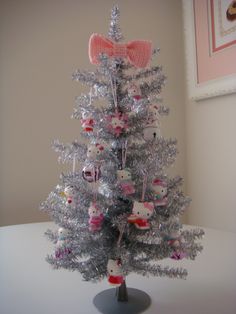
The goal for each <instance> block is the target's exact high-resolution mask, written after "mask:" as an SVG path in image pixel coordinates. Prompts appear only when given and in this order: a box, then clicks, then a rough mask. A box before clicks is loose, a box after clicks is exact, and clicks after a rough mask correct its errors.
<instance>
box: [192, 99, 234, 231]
mask: <svg viewBox="0 0 236 314" xmlns="http://www.w3.org/2000/svg"><path fill="white" fill-rule="evenodd" d="M235 117H236V95H235V94H234V95H227V96H221V97H216V98H211V99H209V100H203V101H199V102H187V104H186V122H187V123H186V136H187V140H186V147H187V191H188V193H189V195H191V197H192V199H193V202H192V206H191V208H190V211H189V214H188V222H189V223H192V224H196V225H201V226H206V227H212V228H217V229H223V230H228V231H234V232H236V139H235V135H236V119H235Z"/></svg>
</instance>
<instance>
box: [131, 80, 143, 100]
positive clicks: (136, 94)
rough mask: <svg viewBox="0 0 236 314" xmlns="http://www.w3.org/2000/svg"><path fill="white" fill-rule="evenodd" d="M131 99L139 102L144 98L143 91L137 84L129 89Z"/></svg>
mask: <svg viewBox="0 0 236 314" xmlns="http://www.w3.org/2000/svg"><path fill="white" fill-rule="evenodd" d="M128 95H129V97H131V98H133V100H134V101H138V100H140V99H141V98H142V96H141V89H140V87H139V86H137V85H135V84H131V85H130V86H129V88H128Z"/></svg>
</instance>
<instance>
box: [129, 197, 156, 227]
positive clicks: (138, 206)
mask: <svg viewBox="0 0 236 314" xmlns="http://www.w3.org/2000/svg"><path fill="white" fill-rule="evenodd" d="M153 210H154V204H153V203H152V202H137V201H135V202H134V205H133V209H132V214H131V215H129V217H128V222H129V223H132V224H134V225H135V227H136V228H137V229H140V230H148V229H150V224H149V222H148V219H150V218H151V216H152V214H153Z"/></svg>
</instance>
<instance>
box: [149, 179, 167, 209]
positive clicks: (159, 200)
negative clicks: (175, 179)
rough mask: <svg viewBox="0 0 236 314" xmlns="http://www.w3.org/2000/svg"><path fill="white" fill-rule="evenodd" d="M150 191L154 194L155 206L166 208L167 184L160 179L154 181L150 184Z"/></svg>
mask: <svg viewBox="0 0 236 314" xmlns="http://www.w3.org/2000/svg"><path fill="white" fill-rule="evenodd" d="M152 189H153V191H154V192H155V197H156V199H155V201H154V204H155V205H156V206H166V205H167V201H168V200H167V183H166V182H165V181H163V180H161V179H158V178H157V179H155V180H154V181H153V182H152Z"/></svg>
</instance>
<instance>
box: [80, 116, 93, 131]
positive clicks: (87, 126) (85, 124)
mask: <svg viewBox="0 0 236 314" xmlns="http://www.w3.org/2000/svg"><path fill="white" fill-rule="evenodd" d="M80 122H81V124H82V128H83V131H85V132H93V127H94V120H93V118H92V116H91V115H90V114H89V113H86V112H83V113H82V119H81V120H80Z"/></svg>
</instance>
